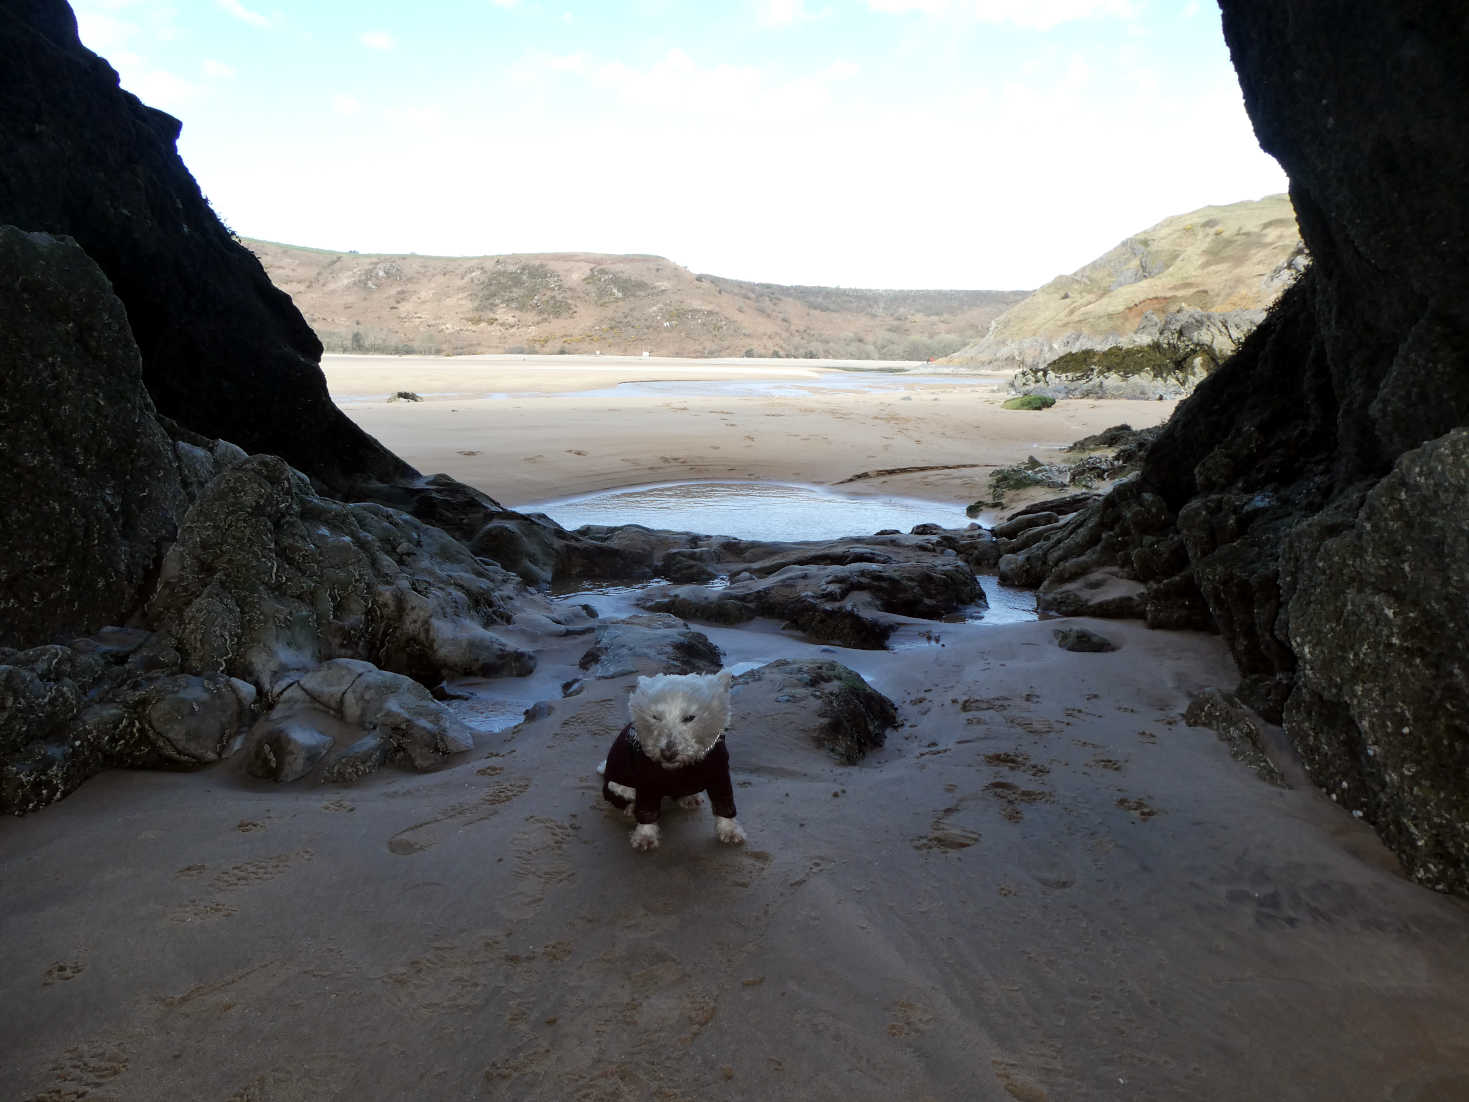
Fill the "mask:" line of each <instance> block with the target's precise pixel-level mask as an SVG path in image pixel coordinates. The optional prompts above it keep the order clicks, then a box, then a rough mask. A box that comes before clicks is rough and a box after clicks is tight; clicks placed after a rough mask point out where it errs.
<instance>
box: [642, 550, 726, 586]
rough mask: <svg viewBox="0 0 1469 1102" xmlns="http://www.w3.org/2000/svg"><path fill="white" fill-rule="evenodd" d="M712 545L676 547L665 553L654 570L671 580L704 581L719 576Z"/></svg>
mask: <svg viewBox="0 0 1469 1102" xmlns="http://www.w3.org/2000/svg"><path fill="white" fill-rule="evenodd" d="M717 562H718V559H717V557H716V554H715V551H714V548H712V547H675V548H672V549H670V550H668V551H665V552H664V553H663V557H662V558H661V559H659V560H658V565H657V566H656V567H655V568H654V572H655V573H657V574H658V575H659V576H661V577H664V578H667V579H668V580H669V581H670V582H693V583H696V584H698V583H703V582H710V581H713V580H714V579H715V578H716V577H718V576H719V570H718V568H717V565H716V564H717Z"/></svg>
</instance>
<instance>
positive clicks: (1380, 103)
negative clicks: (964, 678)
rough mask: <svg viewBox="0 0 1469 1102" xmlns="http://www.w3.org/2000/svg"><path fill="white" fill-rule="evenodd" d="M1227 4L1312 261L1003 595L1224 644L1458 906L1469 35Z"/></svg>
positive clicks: (1451, 21) (1388, 16)
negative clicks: (1124, 598) (1099, 605)
mask: <svg viewBox="0 0 1469 1102" xmlns="http://www.w3.org/2000/svg"><path fill="white" fill-rule="evenodd" d="M1221 8H1222V9H1223V13H1224V29H1225V34H1226V37H1227V39H1228V41H1229V45H1230V49H1231V52H1232V54H1233V57H1234V62H1235V66H1236V69H1237V70H1238V72H1239V76H1240V83H1241V86H1242V87H1243V89H1244V93H1245V102H1246V106H1247V107H1248V109H1249V112H1250V117H1251V119H1252V120H1253V121H1254V125H1255V130H1256V133H1257V135H1258V136H1259V138H1260V142H1261V144H1262V146H1263V147H1264V148H1265V149H1266V150H1267V151H1269V152H1270V153H1272V154H1273V155H1275V156H1276V157H1277V158H1278V159H1279V160H1280V162H1281V164H1282V165H1283V166H1284V167H1285V168H1286V170H1287V172H1288V173H1289V175H1290V178H1291V201H1292V203H1293V205H1294V207H1295V210H1296V213H1297V216H1298V219H1299V223H1300V229H1301V235H1302V238H1303V240H1304V241H1305V244H1306V246H1307V248H1308V249H1309V251H1310V254H1311V256H1312V258H1313V260H1312V264H1311V267H1310V268H1309V270H1308V271H1307V272H1306V273H1305V275H1304V276H1303V277H1302V278H1301V279H1300V280H1299V281H1298V282H1296V283H1295V284H1294V286H1292V287H1291V288H1290V289H1289V290H1288V291H1287V292H1286V293H1285V295H1284V296H1283V297H1282V298H1281V299H1280V301H1279V302H1278V303H1277V304H1276V305H1275V306H1274V307H1273V308H1272V310H1271V311H1270V314H1269V316H1268V317H1267V318H1266V320H1265V321H1264V323H1263V324H1262V325H1261V326H1260V327H1259V328H1258V329H1257V330H1255V331H1254V333H1252V334H1251V336H1250V337H1249V338H1248V339H1247V340H1246V341H1245V342H1244V344H1243V346H1242V347H1241V348H1240V350H1239V352H1238V353H1237V354H1236V355H1235V356H1234V357H1233V358H1231V359H1230V360H1229V361H1228V362H1227V363H1225V364H1224V365H1223V366H1222V367H1221V368H1220V369H1219V370H1218V371H1217V372H1215V373H1214V374H1213V375H1212V376H1211V377H1210V378H1208V379H1207V380H1205V381H1204V382H1203V383H1201V384H1200V385H1199V387H1198V389H1197V390H1196V391H1195V392H1194V393H1193V395H1192V396H1191V397H1190V398H1189V399H1188V400H1187V401H1186V402H1185V403H1184V404H1183V405H1181V406H1180V407H1179V409H1178V411H1177V412H1176V413H1175V415H1174V417H1173V418H1172V419H1171V421H1170V422H1169V423H1168V425H1167V426H1166V427H1165V429H1164V430H1163V432H1162V433H1161V434H1160V436H1159V437H1158V439H1157V441H1156V442H1155V443H1154V445H1153V446H1152V448H1151V451H1150V452H1149V454H1148V456H1147V458H1146V460H1145V462H1144V464H1143V468H1142V471H1141V473H1140V475H1139V476H1138V477H1137V478H1136V479H1135V480H1133V481H1131V482H1128V483H1126V484H1124V485H1122V486H1119V487H1118V488H1117V489H1116V490H1114V491H1113V492H1112V493H1111V494H1110V495H1109V496H1108V497H1107V498H1105V499H1104V500H1103V501H1102V502H1101V503H1100V504H1098V505H1096V506H1093V507H1092V508H1090V509H1088V510H1085V511H1083V512H1082V513H1079V514H1077V515H1076V516H1075V517H1073V518H1072V519H1071V520H1070V521H1069V522H1067V523H1065V524H1062V525H1058V526H1057V529H1056V530H1055V531H1054V532H1051V533H1049V534H1048V535H1047V536H1046V537H1045V538H1044V539H1041V540H1039V541H1038V542H1036V543H1035V544H1033V545H1031V546H1030V547H1028V548H1026V549H1025V550H1024V551H1022V552H1020V553H1018V554H1016V555H1013V556H1010V557H1009V558H1008V559H1003V560H1001V563H1000V568H1001V576H1002V577H1008V578H1010V579H1011V580H1015V581H1023V582H1027V583H1030V584H1036V585H1039V586H1040V594H1041V600H1042V603H1043V605H1044V604H1050V605H1051V606H1052V607H1057V606H1059V605H1066V606H1068V607H1071V606H1075V605H1076V604H1077V601H1078V595H1079V594H1084V593H1085V592H1086V591H1087V588H1088V586H1096V587H1101V586H1102V585H1103V583H1106V584H1108V585H1110V586H1111V587H1112V589H1113V590H1114V591H1115V589H1116V587H1117V586H1118V585H1126V586H1130V587H1132V589H1131V590H1130V591H1131V592H1132V593H1133V594H1134V595H1135V600H1134V601H1132V602H1131V603H1129V604H1127V605H1126V606H1125V607H1124V609H1123V613H1124V614H1128V613H1136V614H1142V615H1145V616H1146V618H1147V620H1148V622H1149V623H1150V624H1154V625H1158V626H1178V625H1187V624H1192V625H1196V626H1203V627H1211V628H1215V629H1217V630H1219V631H1220V632H1222V633H1223V635H1224V638H1225V639H1226V640H1227V641H1228V643H1229V645H1230V648H1231V650H1232V651H1233V653H1234V656H1235V659H1236V660H1237V662H1238V664H1239V667H1240V669H1241V672H1242V673H1243V675H1244V679H1243V682H1242V683H1241V685H1240V689H1239V694H1240V696H1241V697H1242V698H1243V699H1245V700H1246V701H1247V702H1248V703H1250V704H1251V705H1253V706H1254V707H1255V708H1257V709H1258V710H1259V711H1260V712H1262V713H1263V714H1265V715H1266V716H1268V717H1270V718H1272V719H1274V720H1277V721H1281V722H1283V724H1284V728H1285V731H1286V734H1287V736H1288V737H1289V738H1290V739H1291V741H1292V742H1293V743H1294V745H1295V746H1296V748H1297V749H1298V750H1299V751H1300V753H1301V754H1302V756H1303V757H1304V759H1305V762H1306V764H1307V767H1308V769H1309V771H1310V774H1311V776H1312V778H1313V779H1314V780H1315V781H1316V783H1317V784H1319V785H1320V786H1321V787H1322V788H1323V789H1324V790H1325V791H1326V792H1328V793H1329V794H1330V795H1331V798H1332V799H1333V800H1335V801H1337V802H1338V803H1339V804H1341V805H1342V806H1343V807H1344V808H1346V809H1348V810H1350V811H1351V812H1352V813H1353V814H1355V815H1358V816H1360V817H1362V818H1364V819H1366V820H1367V821H1368V822H1370V823H1371V824H1372V825H1373V826H1374V827H1376V828H1377V830H1378V831H1379V833H1380V834H1381V835H1382V837H1383V838H1384V839H1385V840H1386V841H1387V842H1388V843H1389V844H1390V845H1391V846H1392V848H1393V849H1394V850H1395V851H1396V852H1397V854H1398V855H1399V857H1400V858H1401V859H1402V860H1403V862H1404V864H1405V865H1406V867H1407V868H1408V869H1409V870H1410V872H1411V873H1412V875H1413V876H1414V877H1416V878H1417V879H1419V880H1420V881H1422V882H1423V883H1425V884H1428V885H1431V886H1433V887H1435V888H1438V889H1441V890H1448V891H1455V892H1460V893H1463V892H1466V891H1469V677H1466V672H1469V671H1466V669H1465V649H1464V646H1463V636H1462V627H1461V625H1462V623H1463V619H1464V613H1465V609H1466V605H1465V593H1466V592H1469V571H1466V568H1465V563H1469V542H1466V535H1465V531H1466V530H1465V526H1464V520H1463V518H1464V517H1465V515H1466V514H1469V477H1466V476H1469V237H1466V234H1465V230H1466V228H1469V227H1466V222H1469V204H1466V202H1465V199H1464V190H1463V180H1464V179H1465V172H1466V169H1469V153H1466V150H1469V117H1466V115H1465V113H1464V111H1463V109H1462V108H1463V104H1465V103H1466V102H1469V65H1466V64H1465V58H1466V57H1469V23H1466V22H1465V19H1464V17H1463V15H1462V13H1460V12H1458V11H1457V10H1451V9H1449V8H1446V7H1444V6H1443V5H1439V4H1434V3H1428V2H1419V0H1399V2H1397V3H1393V4H1385V5H1373V6H1370V7H1367V6H1357V7H1349V8H1342V7H1341V6H1340V5H1322V4H1316V3H1310V2H1307V0H1282V2H1280V3H1275V4H1254V3H1248V2H1246V0H1223V3H1221ZM1081 607H1085V603H1084V600H1082V603H1081Z"/></svg>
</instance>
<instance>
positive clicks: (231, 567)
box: [0, 229, 597, 812]
mask: <svg viewBox="0 0 1469 1102" xmlns="http://www.w3.org/2000/svg"><path fill="white" fill-rule="evenodd" d="M0 273H3V277H4V280H5V283H6V285H7V286H8V287H10V288H12V289H13V291H14V293H13V294H11V295H8V296H6V298H5V299H4V301H3V302H0V325H3V329H0V332H3V339H4V341H5V342H6V343H5V352H6V356H7V362H8V364H9V365H10V366H11V367H12V368H13V369H14V370H13V373H12V376H11V377H10V378H8V379H7V387H6V389H5V390H4V391H3V393H0V463H3V468H0V469H3V474H4V477H5V479H6V482H7V485H8V486H10V487H11V494H10V496H8V497H7V502H13V504H14V510H13V512H11V513H8V514H7V518H6V519H7V522H9V523H8V524H7V527H6V531H5V533H3V534H0V568H3V575H4V577H5V579H6V585H5V587H4V596H3V600H4V601H5V602H6V604H5V605H4V612H5V615H4V617H3V619H0V624H3V631H4V640H3V642H0V810H3V811H9V812H24V811H29V810H34V809H35V808H37V807H41V806H44V805H45V804H47V803H50V802H52V801H53V800H56V799H58V798H60V797H61V796H63V795H65V794H66V793H67V792H69V791H71V790H72V789H74V788H75V787H76V786H77V785H78V784H80V783H82V782H83V781H84V780H86V778H87V777H89V776H91V775H92V774H94V773H96V772H97V771H99V770H101V769H104V768H108V767H112V766H163V767H169V768H189V767H195V766H199V765H205V764H208V763H211V762H215V761H218V760H220V759H222V758H224V757H227V756H229V755H231V754H233V753H235V752H236V751H238V750H239V749H240V748H241V747H242V746H247V745H248V747H249V760H250V764H251V768H252V769H253V770H254V771H255V772H256V773H258V774H261V775H266V776H271V777H275V778H277V779H293V778H296V777H300V776H303V775H306V774H307V773H308V772H311V771H312V770H313V769H314V768H315V767H316V766H317V765H318V763H319V761H320V760H322V759H323V758H325V759H326V760H327V766H326V769H327V770H328V771H329V772H330V775H331V776H332V777H333V779H338V780H342V779H351V778H352V777H356V776H361V775H363V774H364V773H365V772H367V771H369V770H370V768H375V767H376V766H377V765H380V764H382V763H383V762H384V761H387V760H391V759H393V758H398V759H401V760H402V761H404V762H405V763H407V764H409V765H411V766H413V767H414V768H429V767H432V766H433V765H436V764H438V763H439V762H441V761H442V760H444V759H445V758H446V757H447V756H448V755H451V754H454V753H459V752H462V751H464V750H466V749H468V748H469V746H470V745H471V743H472V740H471V738H470V736H469V734H468V732H466V731H465V730H464V729H463V727H462V725H459V724H457V722H456V721H454V720H453V719H452V717H451V716H450V715H449V713H448V712H446V711H445V709H444V707H443V705H441V704H440V703H439V702H438V701H436V700H434V699H433V698H432V697H431V696H430V695H429V692H428V690H427V689H425V688H424V687H423V685H421V684H419V683H418V681H415V680H413V678H417V679H419V680H421V681H422V682H424V683H425V684H438V683H439V682H440V681H441V680H442V679H443V678H444V676H445V675H446V674H456V673H459V674H464V673H468V674H475V675H479V676H485V675H502V676H503V675H511V676H515V675H521V674H525V673H528V672H530V670H531V669H532V668H533V666H534V662H535V660H534V657H533V656H532V655H531V654H530V653H529V652H528V651H525V650H523V649H521V648H520V647H518V646H516V645H514V644H512V643H510V642H508V641H507V640H506V639H504V638H502V637H501V635H500V634H499V632H501V631H502V630H504V629H507V628H508V626H509V625H510V623H511V621H512V620H513V619H515V617H516V616H517V615H521V616H523V617H524V620H525V622H526V624H528V625H532V626H533V629H534V630H536V631H539V632H541V633H543V634H544V633H555V634H559V633H566V632H570V631H574V630H584V629H585V630H589V625H590V618H589V617H588V615H587V614H586V612H585V611H584V610H582V609H581V608H579V607H576V606H569V607H556V606H553V605H551V604H550V603H549V602H548V601H545V600H544V599H541V598H539V597H538V596H536V595H534V594H532V593H530V592H529V591H528V590H527V589H526V587H525V585H524V584H523V583H522V582H521V581H520V580H519V579H518V578H517V577H516V576H515V575H513V574H511V573H509V572H507V571H505V570H502V569H500V568H499V567H497V566H495V565H494V564H493V563H489V562H487V561H485V560H483V559H480V558H477V557H476V556H475V555H474V554H473V553H472V552H471V551H470V550H469V549H467V548H466V547H464V546H463V545H462V544H460V543H459V542H457V541H456V540H454V539H453V538H452V537H451V536H449V535H448V534H447V533H445V532H444V531H442V530H440V529H438V528H435V527H432V526H430V525H427V524H425V523H423V522H422V521H420V520H417V519H415V518H414V517H412V516H410V515H408V514H406V513H402V512H399V511H397V510H395V509H391V508H388V507H386V506H383V505H377V504H371V503H367V504H362V503H359V504H353V505H347V504H343V503H341V502H338V501H333V500H331V499H329V498H325V497H322V496H320V495H319V494H318V493H317V491H316V490H315V489H314V488H313V485H312V482H311V480H310V479H309V478H307V477H306V475H304V474H302V473H301V472H300V471H298V470H295V469H293V468H292V467H290V466H289V465H288V464H287V463H286V462H285V461H284V460H282V459H280V458H277V457H275V456H270V455H257V456H247V455H246V454H245V453H244V451H242V450H241V449H240V448H238V447H236V446H234V445H233V444H230V443H227V442H224V441H218V440H210V439H207V438H204V437H200V436H198V435H197V434H194V433H191V432H188V431H187V430H184V429H182V428H181V427H180V426H178V425H176V424H173V423H167V424H165V422H164V421H163V420H162V419H160V418H159V417H158V416H156V414H155V411H154V408H153V405H152V402H151V401H150V399H149V397H148V394H147V392H146V391H145V390H144V388H143V385H142V377H141V372H140V370H139V357H138V350H137V348H136V346H135V345H134V344H133V343H132V338H131V334H130V331H129V329H128V326H127V322H126V317H125V314H124V311H123V305H122V303H121V302H119V301H118V299H117V298H116V297H115V296H113V295H112V293H111V291H110V289H109V288H108V285H107V280H106V279H105V277H104V276H103V275H102V273H101V272H100V271H99V270H98V268H97V266H96V265H95V264H93V262H92V261H91V260H90V259H89V258H88V257H87V256H86V254H85V253H83V252H82V251H81V249H79V248H78V247H77V246H76V245H75V243H73V242H70V241H68V240H66V239H60V238H55V237H51V236H48V235H43V234H28V233H22V232H19V231H15V230H11V229H0ZM170 430H171V431H170ZM593 550H594V551H596V550H597V549H596V548H595V546H593ZM109 621H112V622H114V623H119V622H128V623H130V624H131V625H132V626H130V627H126V628H121V627H116V626H114V627H107V626H104V625H106V624H107V623H108V622H109ZM58 638H60V639H62V640H65V641H64V642H60V643H58V642H54V641H53V640H56V639H58ZM38 639H39V640H41V641H42V645H40V646H27V647H24V649H22V648H21V647H6V646H4V645H3V643H9V642H18V643H21V644H28V643H34V642H36V641H37V640H38ZM379 667H382V668H379ZM333 686H338V687H340V689H341V691H340V692H337V691H336V689H335V688H333ZM303 694H304V696H303ZM334 694H335V695H334ZM308 697H309V700H310V706H309V707H308V706H307V701H306V699H305V698H308ZM265 710H268V711H269V715H268V716H267V717H266V718H265V719H264V720H263V721H260V722H259V723H257V720H260V716H261V713H262V711H265ZM252 725H254V726H255V728H256V733H255V735H254V736H253V737H252V738H250V739H249V740H247V739H245V738H244V737H243V736H244V733H245V732H246V731H247V730H249V729H251V728H252ZM333 725H335V726H336V728H339V729H340V728H343V727H344V725H345V731H346V732H347V733H350V734H351V735H352V737H353V738H354V739H356V740H357V741H356V742H354V743H353V745H352V747H351V748H347V747H338V746H337V739H336V737H335V735H333V734H331V733H329V732H330V729H332V728H333ZM339 733H340V732H339ZM363 740H368V743H367V744H363ZM373 740H376V742H375V743H373ZM375 747H376V748H375Z"/></svg>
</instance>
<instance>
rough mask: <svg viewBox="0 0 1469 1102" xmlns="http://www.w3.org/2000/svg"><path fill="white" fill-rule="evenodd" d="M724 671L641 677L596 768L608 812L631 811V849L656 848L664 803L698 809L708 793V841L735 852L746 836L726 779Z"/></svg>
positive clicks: (726, 693) (726, 680) (726, 692)
mask: <svg viewBox="0 0 1469 1102" xmlns="http://www.w3.org/2000/svg"><path fill="white" fill-rule="evenodd" d="M729 681H730V675H729V671H728V670H721V671H720V672H719V673H717V674H698V673H689V674H658V675H657V676H656V677H640V678H638V684H637V687H636V688H635V689H633V691H632V695H631V696H629V697H628V701H627V708H628V713H629V714H630V715H631V716H632V722H631V723H629V724H628V725H627V726H626V727H624V728H623V729H622V730H621V731H619V732H618V734H617V738H616V740H615V741H614V742H613V743H612V749H611V750H609V751H608V752H607V758H606V760H605V761H603V762H602V764H601V765H599V766H598V767H597V772H598V773H601V774H602V795H603V796H604V797H606V799H607V801H608V802H609V803H611V804H612V805H613V806H614V807H618V808H621V809H623V810H624V811H625V810H627V809H628V807H629V806H631V807H632V810H633V814H634V816H635V817H636V819H637V822H638V825H637V826H636V827H635V828H633V832H632V839H631V840H632V845H633V849H638V850H650V849H656V848H657V846H658V837H659V835H658V815H659V812H660V810H661V808H662V803H663V797H665V796H668V797H671V798H672V799H675V800H678V802H679V805H680V806H681V807H686V808H692V807H698V806H699V793H700V792H708V793H709V803H710V806H711V807H712V808H713V810H714V836H715V837H716V838H718V839H719V840H720V841H721V842H725V843H728V844H730V845H739V844H740V843H742V842H743V841H744V840H745V832H744V830H743V829H741V827H740V824H739V823H737V822H735V805H734V784H733V783H732V782H731V781H730V778H729V749H728V747H726V746H725V743H724V729H725V728H726V727H727V726H729Z"/></svg>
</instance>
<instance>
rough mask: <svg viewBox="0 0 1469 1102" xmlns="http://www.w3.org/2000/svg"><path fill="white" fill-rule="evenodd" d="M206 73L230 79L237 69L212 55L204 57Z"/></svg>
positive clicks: (208, 75)
mask: <svg viewBox="0 0 1469 1102" xmlns="http://www.w3.org/2000/svg"><path fill="white" fill-rule="evenodd" d="M204 75H205V76H207V77H216V78H219V79H223V80H228V79H229V78H231V77H233V76H234V75H235V69H234V66H232V65H226V64H225V63H224V62H223V61H215V60H214V58H212V57H206V58H205V59H204Z"/></svg>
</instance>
